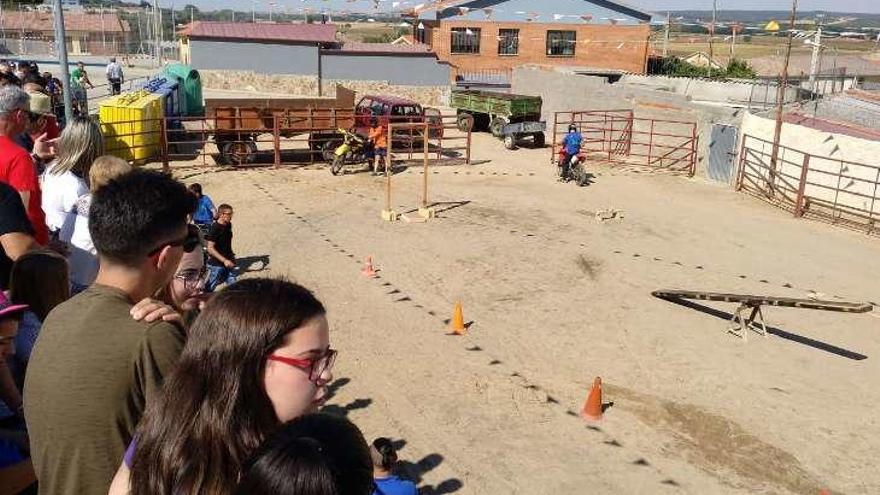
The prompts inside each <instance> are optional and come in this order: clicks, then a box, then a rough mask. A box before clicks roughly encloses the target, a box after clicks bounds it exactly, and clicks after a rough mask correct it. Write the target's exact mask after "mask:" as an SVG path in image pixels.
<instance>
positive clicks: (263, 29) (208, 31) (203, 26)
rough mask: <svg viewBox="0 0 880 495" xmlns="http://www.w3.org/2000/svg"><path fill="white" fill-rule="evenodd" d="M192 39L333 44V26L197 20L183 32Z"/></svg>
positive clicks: (334, 32) (334, 27) (334, 38)
mask: <svg viewBox="0 0 880 495" xmlns="http://www.w3.org/2000/svg"><path fill="white" fill-rule="evenodd" d="M181 34H182V35H185V36H189V37H190V38H210V39H218V40H221V39H226V40H248V41H275V42H288V43H333V42H335V41H336V26H335V25H333V24H293V23H262V22H258V23H253V22H209V21H196V22H195V23H194V24H191V25H189V26H187V27H186V28H184V29H183V30H182V31H181Z"/></svg>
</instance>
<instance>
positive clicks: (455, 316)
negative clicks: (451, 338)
mask: <svg viewBox="0 0 880 495" xmlns="http://www.w3.org/2000/svg"><path fill="white" fill-rule="evenodd" d="M451 326H452V333H454V334H455V335H464V331H465V330H466V327H465V326H464V315H463V314H462V311H461V303H460V302H457V303H455V309H454V310H453V311H452V324H451Z"/></svg>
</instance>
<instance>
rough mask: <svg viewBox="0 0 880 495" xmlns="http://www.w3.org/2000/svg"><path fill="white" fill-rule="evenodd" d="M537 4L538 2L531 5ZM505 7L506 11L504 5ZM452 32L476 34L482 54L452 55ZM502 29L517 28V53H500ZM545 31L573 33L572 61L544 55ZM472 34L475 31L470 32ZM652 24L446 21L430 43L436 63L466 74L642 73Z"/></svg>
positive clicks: (433, 30) (432, 33) (434, 31)
mask: <svg viewBox="0 0 880 495" xmlns="http://www.w3.org/2000/svg"><path fill="white" fill-rule="evenodd" d="M535 3H537V2H535ZM505 8H506V7H505ZM453 28H470V29H471V30H472V31H473V30H476V29H479V30H480V53H478V54H454V53H451V51H450V43H451V37H452V31H451V30H452V29H453ZM500 29H519V54H518V55H498V43H499V41H498V33H499V30H500ZM548 30H573V31H575V32H576V33H577V43H576V44H575V45H574V46H575V54H574V56H572V57H559V56H548V55H547V31H548ZM473 32H474V33H475V34H476V31H473ZM649 34H650V26H648V25H637V26H611V25H593V24H574V25H562V26H560V25H559V24H552V23H529V22H492V21H466V20H460V19H457V18H453V19H448V20H444V21H442V22H441V23H440V26H439V27H437V28H434V29H432V30H431V40H430V44H431V45H432V47H433V50H434V52H435V53H436V54H437V56H438V57H439V58H440V60H443V61H446V62H449V63H450V64H451V65H452V66H453V67H454V68H457V69H459V70H464V71H478V70H493V69H505V70H507V69H513V68H514V67H518V66H521V65H526V64H546V65H550V66H577V67H590V68H598V69H617V70H622V71H627V72H635V73H643V72H644V71H645V64H646V62H647V57H648V48H647V47H648V36H649Z"/></svg>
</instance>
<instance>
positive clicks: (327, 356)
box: [266, 347, 336, 383]
mask: <svg viewBox="0 0 880 495" xmlns="http://www.w3.org/2000/svg"><path fill="white" fill-rule="evenodd" d="M266 359H267V360H268V361H276V362H279V363H282V364H286V365H288V366H293V367H294V368H299V369H301V370H303V371H306V372H308V374H309V381H311V382H314V383H318V381H319V380H320V379H321V375H323V374H324V372H325V371H327V370H329V369H331V368H333V364H334V363H335V362H336V349H330V348H329V347H328V348H327V351H326V352H324V355H323V356H321V357H319V358H317V359H296V358H290V357H286V356H279V355H278V354H269V357H267V358H266Z"/></svg>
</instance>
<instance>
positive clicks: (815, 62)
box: [810, 14, 824, 93]
mask: <svg viewBox="0 0 880 495" xmlns="http://www.w3.org/2000/svg"><path fill="white" fill-rule="evenodd" d="M823 18H824V15H822V14H819V15H818V16H817V19H816V39H814V40H813V57H812V58H811V59H810V91H812V92H813V93H815V92H816V89H817V82H816V76H818V75H819V54H820V52H821V50H822V21H823Z"/></svg>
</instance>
